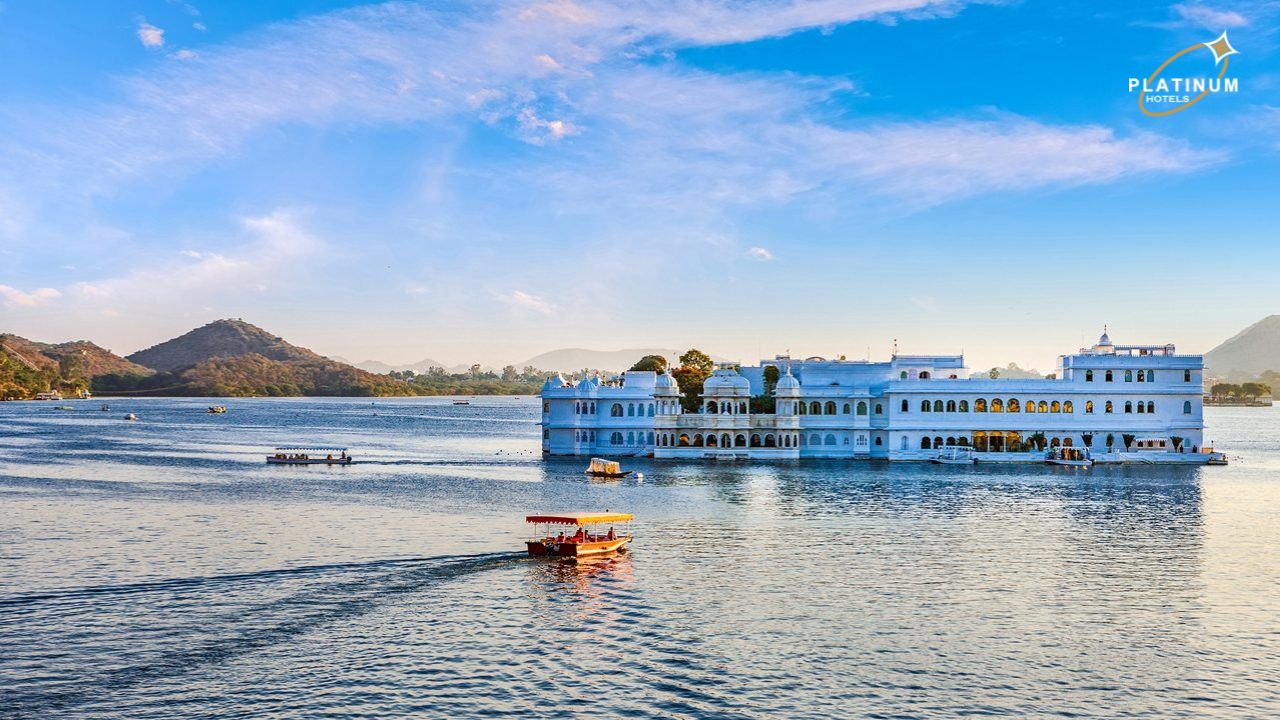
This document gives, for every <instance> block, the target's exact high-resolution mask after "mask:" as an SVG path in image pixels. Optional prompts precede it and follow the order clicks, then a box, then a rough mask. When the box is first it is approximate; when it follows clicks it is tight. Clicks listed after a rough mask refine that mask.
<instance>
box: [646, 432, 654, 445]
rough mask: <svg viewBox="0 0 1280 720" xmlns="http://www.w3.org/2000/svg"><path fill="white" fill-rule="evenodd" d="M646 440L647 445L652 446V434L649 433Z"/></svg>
mask: <svg viewBox="0 0 1280 720" xmlns="http://www.w3.org/2000/svg"><path fill="white" fill-rule="evenodd" d="M648 440H649V442H648V443H647V444H649V445H652V444H653V433H649V437H648Z"/></svg>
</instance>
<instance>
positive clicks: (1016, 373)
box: [969, 363, 1044, 380]
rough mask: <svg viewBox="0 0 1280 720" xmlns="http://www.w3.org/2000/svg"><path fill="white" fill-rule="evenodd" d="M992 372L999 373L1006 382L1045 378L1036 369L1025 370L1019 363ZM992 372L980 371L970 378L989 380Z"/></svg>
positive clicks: (997, 368) (972, 374)
mask: <svg viewBox="0 0 1280 720" xmlns="http://www.w3.org/2000/svg"><path fill="white" fill-rule="evenodd" d="M991 370H995V371H998V373H999V376H1000V377H1002V378H1004V379H1005V380H1027V379H1034V378H1043V377H1044V375H1042V374H1040V371H1039V370H1036V369H1035V368H1031V369H1030V370H1023V369H1022V368H1020V367H1018V363H1009V364H1008V365H1006V366H1004V367H995V368H991ZM991 370H980V371H978V372H975V373H970V375H969V377H971V378H979V379H982V378H989V377H991Z"/></svg>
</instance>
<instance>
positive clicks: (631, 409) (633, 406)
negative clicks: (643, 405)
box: [627, 403, 636, 417]
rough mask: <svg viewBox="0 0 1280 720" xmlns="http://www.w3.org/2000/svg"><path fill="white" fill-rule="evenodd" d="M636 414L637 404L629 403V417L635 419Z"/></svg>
mask: <svg viewBox="0 0 1280 720" xmlns="http://www.w3.org/2000/svg"><path fill="white" fill-rule="evenodd" d="M635 414H636V404H635V403H627V416H628V417H635Z"/></svg>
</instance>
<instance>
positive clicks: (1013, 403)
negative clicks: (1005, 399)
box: [1005, 398, 1022, 413]
mask: <svg viewBox="0 0 1280 720" xmlns="http://www.w3.org/2000/svg"><path fill="white" fill-rule="evenodd" d="M1005 407H1006V408H1008V410H1009V412H1011V413H1013V412H1022V406H1021V405H1019V404H1018V399H1017V398H1009V403H1008V404H1007V405H1005Z"/></svg>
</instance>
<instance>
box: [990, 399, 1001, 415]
mask: <svg viewBox="0 0 1280 720" xmlns="http://www.w3.org/2000/svg"><path fill="white" fill-rule="evenodd" d="M991 412H993V413H995V412H1004V401H1003V400H1001V399H1000V398H992V399H991Z"/></svg>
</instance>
